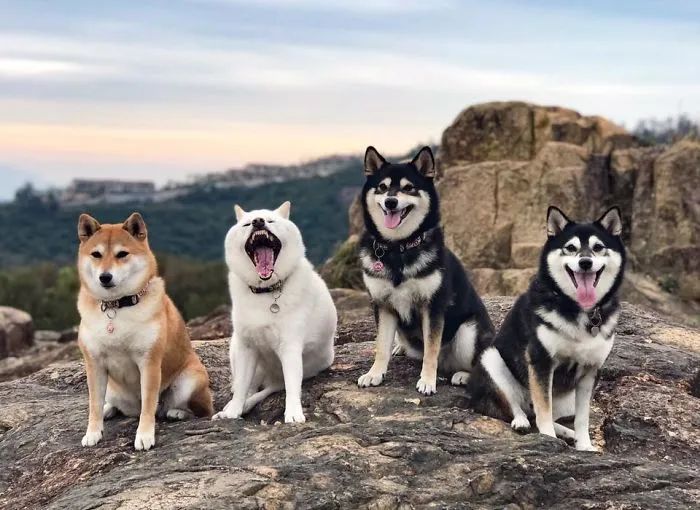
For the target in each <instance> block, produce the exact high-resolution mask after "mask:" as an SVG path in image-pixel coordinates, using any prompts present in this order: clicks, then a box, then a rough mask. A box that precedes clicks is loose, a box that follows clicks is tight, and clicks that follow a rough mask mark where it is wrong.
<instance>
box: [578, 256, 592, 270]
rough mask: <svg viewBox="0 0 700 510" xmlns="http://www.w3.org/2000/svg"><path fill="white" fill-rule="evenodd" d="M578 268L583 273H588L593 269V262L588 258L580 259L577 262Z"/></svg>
mask: <svg viewBox="0 0 700 510" xmlns="http://www.w3.org/2000/svg"><path fill="white" fill-rule="evenodd" d="M578 267H580V268H581V269H583V270H584V271H588V270H589V269H590V268H592V267H593V261H592V260H591V259H589V258H585V257H584V258H580V259H579V260H578Z"/></svg>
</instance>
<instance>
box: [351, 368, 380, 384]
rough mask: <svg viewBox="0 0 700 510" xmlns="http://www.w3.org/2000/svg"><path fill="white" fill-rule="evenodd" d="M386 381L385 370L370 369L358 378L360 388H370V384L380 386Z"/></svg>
mask: <svg viewBox="0 0 700 510" xmlns="http://www.w3.org/2000/svg"><path fill="white" fill-rule="evenodd" d="M383 381H384V372H373V371H372V370H370V371H369V372H367V373H366V374H365V375H363V376H360V378H359V379H358V380H357V385H358V386H359V387H360V388H369V387H370V386H379V385H380V384H382V382H383Z"/></svg>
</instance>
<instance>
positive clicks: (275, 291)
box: [248, 281, 282, 313]
mask: <svg viewBox="0 0 700 510" xmlns="http://www.w3.org/2000/svg"><path fill="white" fill-rule="evenodd" d="M248 288H249V289H250V291H251V292H252V293H253V294H269V293H272V299H273V302H272V304H271V305H270V311H271V312H272V313H279V311H280V305H278V304H277V300H278V299H279V298H280V296H281V295H282V281H279V282H277V283H275V284H274V285H270V286H269V287H253V286H252V285H249V286H248Z"/></svg>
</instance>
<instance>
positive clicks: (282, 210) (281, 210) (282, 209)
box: [275, 200, 292, 220]
mask: <svg viewBox="0 0 700 510" xmlns="http://www.w3.org/2000/svg"><path fill="white" fill-rule="evenodd" d="M291 208H292V203H291V202H290V201H289V200H287V201H286V202H285V203H284V204H282V205H281V206H279V207H278V208H277V209H275V212H276V213H277V214H279V215H280V216H282V217H283V218H284V219H285V220H288V219H289V210H290V209H291Z"/></svg>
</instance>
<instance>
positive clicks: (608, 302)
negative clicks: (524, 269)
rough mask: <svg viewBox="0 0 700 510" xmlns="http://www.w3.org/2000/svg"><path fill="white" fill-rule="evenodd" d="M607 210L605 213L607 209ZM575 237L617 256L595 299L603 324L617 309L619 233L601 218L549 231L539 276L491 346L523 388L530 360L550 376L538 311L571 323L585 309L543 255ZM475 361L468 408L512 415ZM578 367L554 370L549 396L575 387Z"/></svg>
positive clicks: (622, 251) (620, 274) (620, 276)
mask: <svg viewBox="0 0 700 510" xmlns="http://www.w3.org/2000/svg"><path fill="white" fill-rule="evenodd" d="M550 210H551V208H550ZM611 210H612V209H611ZM608 212H610V210H609V211H608ZM606 214H608V213H607V212H606ZM606 214H604V215H603V217H605V215H606ZM603 217H601V219H602V218H603ZM574 235H576V236H578V237H579V238H580V239H581V241H582V245H586V244H587V241H588V238H589V237H590V236H591V235H595V236H597V237H598V238H599V239H600V240H601V241H602V242H603V243H604V244H605V246H607V247H608V248H610V249H612V250H614V251H616V252H618V253H619V254H621V256H622V264H621V267H620V271H619V272H618V274H617V276H616V278H615V280H614V283H613V285H612V287H611V288H610V290H609V291H608V292H607V293H606V294H605V295H604V296H603V297H602V298H601V299H600V300H599V301H598V305H597V307H598V309H599V311H600V316H601V319H602V323H605V322H606V321H607V320H608V319H609V318H610V317H611V316H612V315H613V314H614V313H616V312H617V311H618V309H619V307H620V305H619V301H618V298H617V292H618V290H619V287H620V285H621V283H622V279H623V275H624V268H625V248H624V246H623V244H622V240H621V239H620V236H615V235H612V234H611V233H610V232H609V231H608V230H606V229H605V228H604V227H603V226H602V225H601V223H600V220H598V221H595V222H592V223H575V222H571V221H570V222H569V223H568V224H567V225H566V226H565V227H564V229H563V230H562V231H560V232H558V233H557V234H556V235H550V236H549V237H548V238H547V241H546V242H545V245H544V247H543V249H542V253H541V256H540V264H539V271H538V273H537V275H536V276H535V278H534V279H533V281H532V282H531V284H530V287H529V289H528V290H527V292H526V293H525V294H523V295H521V296H520V297H519V298H518V299H517V300H516V302H515V304H514V305H513V308H512V309H511V310H510V312H509V313H508V315H507V316H506V318H505V319H504V321H503V324H502V325H501V328H500V329H499V331H498V334H497V335H496V338H495V340H494V342H493V346H494V347H495V348H496V349H497V350H498V351H499V353H500V355H501V357H502V358H503V361H504V362H505V364H506V366H507V367H508V369H509V370H510V372H511V373H512V374H513V376H514V377H515V378H516V379H517V380H518V381H519V382H520V383H521V384H522V385H523V386H524V387H525V388H528V386H529V383H528V363H530V364H531V365H532V366H533V368H534V369H535V372H536V373H537V374H538V375H540V374H541V375H542V377H544V376H545V374H548V373H549V371H550V370H551V368H552V366H553V360H552V358H551V357H550V355H549V353H548V352H547V350H546V349H545V348H544V347H543V346H542V344H541V343H540V341H539V340H538V338H537V334H536V330H537V328H538V327H539V326H540V325H545V326H546V327H549V328H552V327H553V326H552V325H551V324H548V323H547V322H546V321H545V320H543V319H542V318H541V317H540V316H539V315H537V314H536V313H535V311H536V310H538V309H545V310H547V311H556V312H558V313H559V314H560V315H561V316H562V317H563V318H565V319H566V320H569V321H572V322H575V321H576V319H577V317H579V315H580V314H581V313H582V312H583V310H582V309H581V307H580V306H579V304H578V303H577V302H576V301H575V300H573V299H571V298H570V297H569V296H567V295H566V294H565V293H564V292H562V291H561V290H560V289H559V287H558V285H557V284H556V282H555V280H554V279H553V277H552V275H551V274H550V272H549V269H548V267H547V254H549V253H550V252H551V251H553V250H557V249H562V248H563V247H564V244H565V243H566V242H567V241H568V240H569V239H570V238H571V237H572V236H574ZM589 317H590V314H589ZM476 365H477V366H476V368H475V371H474V373H473V375H472V377H471V379H470V381H469V384H468V386H467V390H468V392H469V393H470V394H471V407H472V408H473V409H474V410H476V411H477V412H480V413H482V414H486V415H489V416H493V417H497V418H501V419H511V418H512V415H511V412H510V408H509V406H508V405H505V403H504V402H502V401H501V395H499V392H498V391H497V390H496V387H495V385H494V383H493V381H492V380H491V378H490V376H489V375H488V373H487V371H486V370H485V369H484V368H483V366H482V364H481V363H476ZM577 368H578V367H577V364H576V363H573V364H571V365H569V364H561V365H560V366H558V367H557V368H556V369H555V371H554V375H553V382H552V394H553V395H556V394H558V393H562V392H566V391H569V390H572V389H574V387H575V386H576V383H577V382H578V381H577V380H576V377H575V376H576V370H577Z"/></svg>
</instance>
